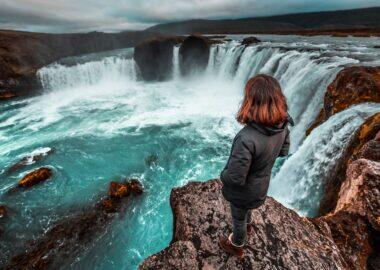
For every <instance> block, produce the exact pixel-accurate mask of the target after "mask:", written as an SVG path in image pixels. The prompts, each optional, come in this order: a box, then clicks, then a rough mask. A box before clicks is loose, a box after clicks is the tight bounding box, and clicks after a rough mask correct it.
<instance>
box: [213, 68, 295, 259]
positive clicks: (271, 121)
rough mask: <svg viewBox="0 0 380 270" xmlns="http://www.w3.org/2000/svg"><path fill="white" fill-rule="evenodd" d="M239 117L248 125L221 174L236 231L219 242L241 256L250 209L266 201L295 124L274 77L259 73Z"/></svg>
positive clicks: (240, 120) (235, 140) (250, 86)
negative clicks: (272, 177) (274, 169)
mask: <svg viewBox="0 0 380 270" xmlns="http://www.w3.org/2000/svg"><path fill="white" fill-rule="evenodd" d="M237 120H238V121H239V122H240V123H242V124H245V126H244V127H243V128H242V130H240V132H239V133H238V134H237V135H236V137H235V139H234V141H233V144H232V147H231V153H230V157H229V159H228V161H227V164H226V166H225V168H224V169H223V171H222V173H221V177H220V178H221V180H222V182H223V189H222V193H223V196H224V197H225V199H226V200H227V201H229V202H230V205H231V211H232V217H233V234H231V235H230V237H229V238H222V239H221V241H220V244H221V247H222V248H223V249H224V250H225V251H227V252H229V253H231V254H234V255H239V256H242V255H243V249H242V247H243V245H244V242H245V240H246V231H247V223H249V218H250V210H251V209H254V208H257V207H259V206H261V205H262V204H263V203H264V202H265V198H266V196H267V192H268V187H269V181H270V175H271V171H272V168H273V165H274V162H275V160H276V158H277V157H278V156H285V155H287V154H288V151H289V130H288V127H287V126H288V124H289V123H290V124H293V123H292V120H291V118H290V117H289V116H288V115H287V106H286V100H285V97H284V96H283V95H282V92H281V88H280V85H279V84H278V82H277V81H276V80H275V79H274V78H272V77H270V76H267V75H258V76H256V77H254V78H251V79H250V80H249V81H248V82H247V85H246V89H245V97H244V101H243V104H242V106H241V109H240V111H239V113H238V116H237ZM248 229H249V230H250V229H251V228H250V227H248Z"/></svg>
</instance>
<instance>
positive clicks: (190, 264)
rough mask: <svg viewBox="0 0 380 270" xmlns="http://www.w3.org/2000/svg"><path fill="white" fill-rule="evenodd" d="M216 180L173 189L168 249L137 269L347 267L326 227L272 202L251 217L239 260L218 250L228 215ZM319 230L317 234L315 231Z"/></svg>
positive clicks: (229, 219)
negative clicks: (248, 236) (250, 230)
mask: <svg viewBox="0 0 380 270" xmlns="http://www.w3.org/2000/svg"><path fill="white" fill-rule="evenodd" d="M220 189H221V183H220V181H218V180H212V181H207V182H204V183H201V182H192V183H189V184H187V185H186V186H184V187H181V188H176V189H173V191H172V193H171V196H170V204H171V207H172V210H173V214H174V233H173V240H172V243H171V245H170V246H169V247H168V248H166V249H164V250H163V251H161V252H159V253H157V254H155V255H152V256H151V257H149V258H147V259H146V260H145V261H144V262H143V263H142V264H141V266H140V269H344V268H346V267H347V265H346V262H345V261H344V259H343V257H342V255H341V253H340V251H339V248H338V246H337V245H336V244H335V243H334V241H333V239H332V236H331V234H330V229H329V227H328V225H327V224H326V222H324V221H320V227H318V226H316V225H315V224H314V222H312V221H310V220H308V219H307V218H303V217H300V216H298V215H297V214H296V213H295V212H294V211H292V210H289V209H287V208H286V207H284V206H283V205H281V204H280V203H278V202H276V201H275V200H274V199H272V198H268V199H267V201H266V203H265V204H264V205H263V206H262V207H260V208H259V209H256V210H254V211H253V213H252V218H253V222H254V231H255V234H254V236H253V237H252V238H251V239H249V241H248V245H247V248H246V255H245V257H244V258H243V259H238V258H236V257H233V256H228V255H227V254H226V253H224V252H223V251H222V250H221V249H220V247H219V246H218V241H219V237H220V236H222V235H226V234H228V233H230V228H231V224H230V221H231V215H230V212H229V206H228V204H227V202H226V201H225V200H224V199H223V198H222V195H221V192H220ZM321 228H323V230H322V229H321Z"/></svg>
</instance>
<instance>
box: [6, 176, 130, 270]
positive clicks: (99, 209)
mask: <svg viewBox="0 0 380 270" xmlns="http://www.w3.org/2000/svg"><path fill="white" fill-rule="evenodd" d="M114 183H116V182H114ZM116 184H119V185H116ZM116 184H112V183H111V184H110V185H111V186H118V187H120V186H125V185H126V186H129V185H130V184H131V183H130V182H126V183H125V184H120V183H116ZM133 197H135V195H134V194H133V193H132V194H131V196H129V193H128V194H125V196H124V197H117V198H115V197H113V196H107V197H105V198H104V199H102V200H100V201H99V202H97V203H95V204H94V205H93V206H90V207H87V208H86V209H84V211H79V212H77V213H73V214H71V215H70V216H68V217H64V218H62V220H60V221H58V222H57V223H56V224H54V225H53V226H52V228H51V229H49V230H48V231H47V232H44V233H43V234H42V235H41V237H40V238H38V239H36V240H35V241H33V242H31V243H30V245H29V246H28V247H27V248H26V249H25V252H22V253H20V254H17V255H16V256H13V257H12V258H11V259H10V261H9V262H8V264H7V265H5V266H4V267H3V268H2V269H7V270H11V269H12V270H13V269H61V268H62V267H63V265H65V266H67V265H70V262H72V261H74V260H75V259H76V258H77V257H78V256H79V255H80V254H81V252H83V250H85V249H86V247H87V246H88V245H91V243H92V242H93V240H94V239H96V237H97V236H99V234H100V233H101V232H103V231H104V230H105V229H106V228H107V225H108V224H109V223H110V221H112V219H114V217H116V215H115V213H116V212H120V211H122V210H125V206H126V205H128V204H127V202H128V201H129V199H132V198H133Z"/></svg>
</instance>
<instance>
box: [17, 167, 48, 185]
mask: <svg viewBox="0 0 380 270" xmlns="http://www.w3.org/2000/svg"><path fill="white" fill-rule="evenodd" d="M52 175H53V172H52V170H51V169H49V168H46V167H42V168H39V169H37V170H35V171H32V172H30V173H28V174H27V175H25V176H24V177H23V178H22V179H21V180H20V181H19V182H18V186H19V187H23V188H29V187H32V186H34V185H36V184H38V183H40V182H43V181H45V180H47V179H49V178H50V177H51V176H52Z"/></svg>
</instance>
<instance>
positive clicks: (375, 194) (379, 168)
mask: <svg viewBox="0 0 380 270" xmlns="http://www.w3.org/2000/svg"><path fill="white" fill-rule="evenodd" d="M379 144H380V142H379ZM342 210H344V211H346V212H350V213H355V214H358V215H360V216H363V217H366V219H367V220H368V221H369V222H370V223H371V224H372V225H373V227H374V228H376V229H377V230H379V231H380V220H379V218H380V162H378V161H372V160H368V159H364V158H361V159H358V160H356V161H354V162H352V163H351V164H350V166H349V167H348V170H347V179H346V180H345V181H344V182H343V184H342V187H341V189H340V192H339V195H338V202H337V205H336V208H335V210H334V213H336V212H339V211H342Z"/></svg>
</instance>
